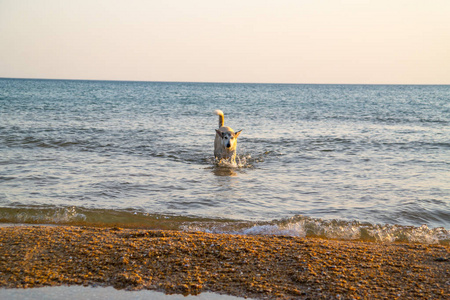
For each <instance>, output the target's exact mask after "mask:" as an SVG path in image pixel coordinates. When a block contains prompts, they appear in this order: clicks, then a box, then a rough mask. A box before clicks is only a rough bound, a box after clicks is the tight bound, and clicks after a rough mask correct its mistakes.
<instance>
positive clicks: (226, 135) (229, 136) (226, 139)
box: [216, 129, 242, 150]
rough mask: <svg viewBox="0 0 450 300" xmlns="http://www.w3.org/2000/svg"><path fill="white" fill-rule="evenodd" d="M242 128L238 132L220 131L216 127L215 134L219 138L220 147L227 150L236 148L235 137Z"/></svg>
mask: <svg viewBox="0 0 450 300" xmlns="http://www.w3.org/2000/svg"><path fill="white" fill-rule="evenodd" d="M241 131H242V130H239V131H238V132H232V131H225V132H222V131H220V130H217V129H216V133H217V135H219V137H220V138H221V144H222V147H223V148H225V149H228V150H233V149H235V148H236V143H237V138H238V136H239V134H241Z"/></svg>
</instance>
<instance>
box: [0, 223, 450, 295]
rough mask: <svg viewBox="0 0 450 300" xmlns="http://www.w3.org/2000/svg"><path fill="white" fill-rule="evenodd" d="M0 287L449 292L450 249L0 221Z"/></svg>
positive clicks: (288, 292) (292, 292)
mask: <svg viewBox="0 0 450 300" xmlns="http://www.w3.org/2000/svg"><path fill="white" fill-rule="evenodd" d="M0 245H1V247H0V288H32V287H44V286H61V285H69V286H70V285H82V286H102V287H114V288H116V289H125V290H143V289H147V290H154V291H161V292H165V293H168V294H183V295H189V294H191V295H197V294H200V293H202V292H212V293H217V294H226V295H232V296H238V297H250V298H286V299H291V298H297V299H307V298H311V299H321V298H323V299H330V298H344V299H351V298H356V299H358V298H362V299H366V298H371V299H375V298H389V299H405V298H413V299H414V298H430V299H445V298H447V297H449V296H450V246H448V245H437V244H415V243H407V244H404V243H391V244H387V243H374V242H366V241H348V240H347V241H340V240H330V239H321V238H308V237H306V238H300V237H290V236H278V235H277V236H258V235H256V236H243V235H231V234H209V233H201V232H180V231H169V230H167V231H160V230H158V231H155V230H147V229H122V228H117V227H112V228H99V227H78V226H46V225H38V226H36V225H20V226H2V227H0Z"/></svg>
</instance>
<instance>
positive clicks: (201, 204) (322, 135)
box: [0, 78, 450, 244]
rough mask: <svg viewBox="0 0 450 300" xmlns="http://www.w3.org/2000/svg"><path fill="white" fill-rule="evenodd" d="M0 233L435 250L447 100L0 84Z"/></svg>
mask: <svg viewBox="0 0 450 300" xmlns="http://www.w3.org/2000/svg"><path fill="white" fill-rule="evenodd" d="M216 109H220V110H222V111H223V112H224V114H225V126H230V127H231V128H233V129H234V130H235V131H237V130H242V133H241V134H240V136H239V138H238V145H237V159H236V164H233V163H228V162H218V161H217V160H216V159H215V158H214V154H213V152H214V138H215V134H216V133H215V129H217V128H218V116H217V115H215V114H214V113H213V112H214V110H216ZM0 222H2V223H4V224H19V223H20V224H23V223H26V224H27V223H29V224H59V225H81V226H112V227H113V226H119V227H121V226H125V227H136V228H148V229H160V230H168V229H170V230H184V231H203V232H212V233H232V234H242V235H253V234H267V235H289V236H300V237H304V236H312V237H324V238H331V239H344V240H346V239H348V240H352V239H362V240H368V241H381V242H421V243H441V244H448V243H449V241H450V86H448V85H329V84H324V85H310V84H250V83H248V84H247V83H188V82H129V81H84V80H39V79H8V78H2V79H0Z"/></svg>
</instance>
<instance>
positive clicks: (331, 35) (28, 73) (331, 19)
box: [0, 0, 450, 84]
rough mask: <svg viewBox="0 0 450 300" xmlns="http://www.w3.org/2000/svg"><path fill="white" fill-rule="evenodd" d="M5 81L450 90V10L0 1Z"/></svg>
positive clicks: (314, 1) (391, 5)
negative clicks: (446, 87) (342, 85)
mask: <svg viewBox="0 0 450 300" xmlns="http://www.w3.org/2000/svg"><path fill="white" fill-rule="evenodd" d="M0 77H14V78H15V77H17V78H53V79H96V80H139V81H194V82H198V81H200V82H260V83H368V84H450V1H449V0H432V1H429V0H424V1H422V0H376V1H375V0H374V1H368V0H341V1H339V0H292V1H291V0H276V1H275V0H273V1H262V0H227V1H215V0H207V1H206V0H163V1H162V0H76V1H69V0H67V1H64V0H29V1H26V0H0Z"/></svg>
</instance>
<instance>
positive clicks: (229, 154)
mask: <svg viewBox="0 0 450 300" xmlns="http://www.w3.org/2000/svg"><path fill="white" fill-rule="evenodd" d="M214 113H215V114H216V115H219V129H216V138H215V139H214V156H215V157H216V158H217V159H219V161H221V160H222V159H229V160H230V163H232V164H236V145H237V137H238V136H239V134H240V133H241V131H242V130H239V131H238V132H234V130H233V129H231V128H230V127H227V126H223V124H224V122H225V118H224V116H223V112H222V111H221V110H216V111H214Z"/></svg>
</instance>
